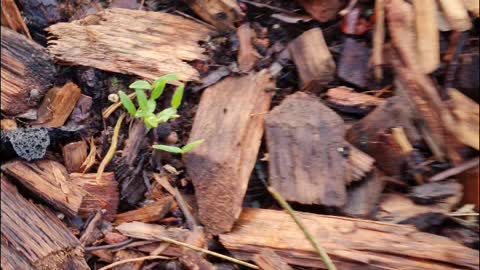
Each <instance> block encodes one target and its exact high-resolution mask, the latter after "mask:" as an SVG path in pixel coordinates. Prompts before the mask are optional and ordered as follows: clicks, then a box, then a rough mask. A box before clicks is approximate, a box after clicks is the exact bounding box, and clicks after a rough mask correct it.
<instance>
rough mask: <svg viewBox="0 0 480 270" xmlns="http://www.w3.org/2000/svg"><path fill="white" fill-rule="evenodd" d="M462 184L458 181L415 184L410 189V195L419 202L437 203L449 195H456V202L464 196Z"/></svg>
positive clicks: (423, 203)
mask: <svg viewBox="0 0 480 270" xmlns="http://www.w3.org/2000/svg"><path fill="white" fill-rule="evenodd" d="M462 195H463V193H462V185H461V184H459V183H457V182H456V181H443V182H438V183H427V184H423V185H419V186H415V187H413V188H412V189H411V190H410V193H409V194H408V197H409V198H410V199H412V200H413V201H414V202H415V203H417V204H422V205H425V204H436V203H438V202H440V201H443V200H445V199H447V198H449V197H452V196H455V197H456V200H455V202H459V201H460V199H461V197H462Z"/></svg>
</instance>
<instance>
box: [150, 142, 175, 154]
mask: <svg viewBox="0 0 480 270" xmlns="http://www.w3.org/2000/svg"><path fill="white" fill-rule="evenodd" d="M152 147H153V148H155V149H158V150H162V151H166V152H170V153H174V154H182V153H183V151H182V149H180V148H178V147H175V146H169V145H163V144H157V145H153V146H152Z"/></svg>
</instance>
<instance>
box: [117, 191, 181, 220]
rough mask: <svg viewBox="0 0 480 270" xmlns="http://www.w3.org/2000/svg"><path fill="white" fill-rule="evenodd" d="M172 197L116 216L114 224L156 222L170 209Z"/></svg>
mask: <svg viewBox="0 0 480 270" xmlns="http://www.w3.org/2000/svg"><path fill="white" fill-rule="evenodd" d="M172 204H173V197H171V196H166V197H163V198H161V199H160V200H158V201H155V202H153V203H151V204H149V205H147V206H144V207H142V208H138V209H135V210H132V211H128V212H125V213H121V214H118V215H117V216H116V217H115V224H117V225H120V224H122V223H127V222H132V221H140V222H156V221H159V220H160V219H162V218H163V217H164V216H165V215H166V214H167V213H168V212H169V211H170V209H171V207H172Z"/></svg>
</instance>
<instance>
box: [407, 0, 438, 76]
mask: <svg viewBox="0 0 480 270" xmlns="http://www.w3.org/2000/svg"><path fill="white" fill-rule="evenodd" d="M413 6H414V9H415V24H416V28H417V32H416V33H417V56H418V63H419V64H420V66H421V69H422V71H423V72H424V73H425V74H428V73H432V72H433V71H435V70H436V69H437V68H438V66H439V65H440V32H439V30H438V23H437V17H438V9H437V3H436V1H435V0H415V1H413Z"/></svg>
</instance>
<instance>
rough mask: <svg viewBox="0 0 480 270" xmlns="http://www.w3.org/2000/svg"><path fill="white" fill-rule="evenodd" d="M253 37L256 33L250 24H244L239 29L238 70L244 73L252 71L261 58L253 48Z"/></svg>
mask: <svg viewBox="0 0 480 270" xmlns="http://www.w3.org/2000/svg"><path fill="white" fill-rule="evenodd" d="M253 35H254V32H253V30H252V29H251V28H250V24H249V23H244V24H242V25H241V26H240V27H238V30H237V36H238V42H239V43H240V48H239V49H238V56H237V62H238V68H239V69H240V71H242V72H248V71H250V70H251V69H252V68H253V67H254V66H255V64H256V63H257V61H258V59H259V58H260V57H261V56H260V54H259V53H258V52H257V50H256V49H255V47H253V44H252V38H253Z"/></svg>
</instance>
